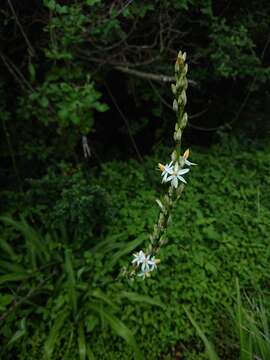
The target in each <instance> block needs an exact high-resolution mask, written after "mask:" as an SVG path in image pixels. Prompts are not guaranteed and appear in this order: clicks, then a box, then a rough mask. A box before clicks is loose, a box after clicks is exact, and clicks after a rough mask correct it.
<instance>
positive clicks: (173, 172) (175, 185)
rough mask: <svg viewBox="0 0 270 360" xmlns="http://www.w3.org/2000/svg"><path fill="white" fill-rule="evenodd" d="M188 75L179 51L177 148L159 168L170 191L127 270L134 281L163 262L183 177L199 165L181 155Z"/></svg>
mask: <svg viewBox="0 0 270 360" xmlns="http://www.w3.org/2000/svg"><path fill="white" fill-rule="evenodd" d="M187 72H188V65H187V63H186V53H185V52H184V53H182V52H181V51H180V52H179V54H178V56H177V59H176V63H175V80H176V83H175V84H172V92H173V95H174V101H173V110H174V111H175V113H176V124H175V131H174V135H173V138H174V142H175V148H174V150H173V152H172V154H171V161H170V162H169V163H167V164H166V165H163V164H158V167H159V169H160V170H161V177H162V183H167V184H169V189H168V191H167V193H166V194H165V195H164V196H163V198H162V199H157V200H156V202H157V204H158V206H159V208H160V212H159V216H158V220H157V223H156V224H155V225H154V229H153V232H152V233H151V234H150V237H149V239H150V242H149V245H148V247H147V248H146V250H145V251H144V250H140V251H139V252H137V253H135V254H133V260H132V265H133V269H132V270H130V271H128V270H127V269H124V274H125V275H127V276H128V277H131V278H132V277H134V276H135V275H137V276H139V277H142V278H143V279H144V278H145V277H149V276H150V274H151V272H152V271H153V270H155V269H156V268H157V265H158V264H159V262H160V260H159V259H157V258H156V255H157V254H158V252H159V250H160V248H161V247H162V246H163V245H164V244H165V243H166V230H167V227H168V225H169V223H170V220H171V212H172V209H173V207H174V205H175V204H176V202H177V200H178V199H179V198H180V196H181V194H182V192H183V190H184V186H185V184H186V180H185V178H184V175H185V174H187V173H188V172H189V170H190V169H189V167H190V166H192V165H196V164H194V163H192V162H190V161H189V160H188V157H189V150H188V149H187V150H186V151H185V152H184V154H183V155H181V139H182V134H183V131H184V129H185V127H186V126H187V122H188V115H187V113H186V112H185V106H186V103H187V96H186V90H187V87H188V80H187ZM134 267H135V268H134Z"/></svg>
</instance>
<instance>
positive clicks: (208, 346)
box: [184, 307, 219, 360]
mask: <svg viewBox="0 0 270 360" xmlns="http://www.w3.org/2000/svg"><path fill="white" fill-rule="evenodd" d="M184 310H185V313H186V314H187V316H188V318H189V320H190V322H191V323H192V325H193V326H194V328H195V329H196V330H197V333H198V335H199V336H200V338H201V339H202V341H203V343H204V346H205V348H206V352H207V355H208V356H209V360H219V357H218V355H217V353H216V352H215V350H214V347H213V345H212V344H211V343H210V341H209V340H208V339H207V337H206V336H205V335H204V333H203V331H202V330H201V328H200V327H199V325H198V324H197V323H196V321H195V320H194V319H193V317H192V316H191V314H190V312H189V311H188V310H187V309H186V308H185V307H184Z"/></svg>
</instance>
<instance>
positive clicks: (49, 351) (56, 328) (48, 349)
mask: <svg viewBox="0 0 270 360" xmlns="http://www.w3.org/2000/svg"><path fill="white" fill-rule="evenodd" d="M67 317H68V311H67V309H65V310H64V311H63V312H62V313H61V314H60V315H59V316H58V317H57V318H56V320H55V322H54V324H53V327H52V328H51V331H50V333H49V336H48V338H47V340H46V342H45V344H44V355H45V357H46V359H47V360H50V359H51V358H52V355H53V350H54V347H55V344H56V343H57V341H58V337H59V334H60V330H61V328H62V327H63V325H64V322H65V320H66V318H67Z"/></svg>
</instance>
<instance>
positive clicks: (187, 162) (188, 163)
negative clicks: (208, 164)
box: [185, 159, 197, 166]
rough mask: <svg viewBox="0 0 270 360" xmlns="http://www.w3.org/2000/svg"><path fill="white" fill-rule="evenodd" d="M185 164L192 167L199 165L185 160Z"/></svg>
mask: <svg viewBox="0 0 270 360" xmlns="http://www.w3.org/2000/svg"><path fill="white" fill-rule="evenodd" d="M185 164H186V165H188V166H191V165H197V164H195V163H192V162H191V161H188V160H186V159H185Z"/></svg>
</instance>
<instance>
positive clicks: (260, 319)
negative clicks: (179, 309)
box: [186, 281, 270, 360]
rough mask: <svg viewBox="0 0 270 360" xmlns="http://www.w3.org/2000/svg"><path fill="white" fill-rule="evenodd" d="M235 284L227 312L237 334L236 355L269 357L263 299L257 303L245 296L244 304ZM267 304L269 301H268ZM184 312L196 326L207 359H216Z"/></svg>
mask: <svg viewBox="0 0 270 360" xmlns="http://www.w3.org/2000/svg"><path fill="white" fill-rule="evenodd" d="M236 284H237V299H236V304H235V306H234V308H229V313H230V314H231V315H232V319H233V320H234V331H235V333H236V334H237V335H238V341H239V345H238V347H239V348H238V349H237V352H238V354H237V356H238V358H239V359H241V360H252V359H262V360H266V359H269V356H270V338H269V318H268V317H267V311H266V308H265V307H264V305H263V303H265V302H266V300H265V299H263V301H262V299H261V300H260V301H257V303H256V302H255V301H254V300H253V301H252V300H251V299H249V298H248V297H247V299H245V300H246V304H243V301H242V299H241V294H240V289H239V283H238V281H237V282H236ZM268 306H269V303H268ZM186 313H187V315H188V317H189V319H190V321H191V323H192V325H193V326H194V327H195V328H196V330H197V332H198V335H199V336H200V338H201V339H202V340H203V342H204V344H205V348H206V353H207V356H208V358H209V360H218V359H219V357H218V355H217V354H216V352H215V350H214V348H213V345H212V344H211V343H210V342H209V340H208V339H207V338H206V336H205V334H204V333H203V331H202V329H201V328H200V327H199V325H198V324H197V323H196V321H195V320H194V319H193V317H192V315H191V314H190V313H189V312H188V311H187V310H186Z"/></svg>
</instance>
